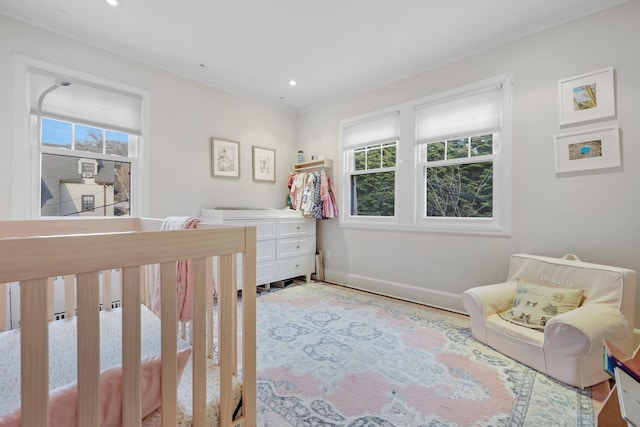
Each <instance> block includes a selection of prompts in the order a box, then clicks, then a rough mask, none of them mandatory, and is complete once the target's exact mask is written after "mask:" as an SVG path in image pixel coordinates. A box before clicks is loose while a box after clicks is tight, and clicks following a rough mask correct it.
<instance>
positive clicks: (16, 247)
mask: <svg viewBox="0 0 640 427" xmlns="http://www.w3.org/2000/svg"><path fill="white" fill-rule="evenodd" d="M43 234H45V233H43ZM1 235H2V233H0V236H1ZM255 243H256V233H255V227H234V228H228V227H225V228H206V229H204V228H203V229H198V230H178V231H143V232H115V233H101V234H84V235H75V234H74V235H66V236H61V235H55V236H46V237H45V236H41V237H24V238H3V239H0V253H3V254H10V256H5V257H2V258H0V283H9V282H19V283H20V303H21V313H22V314H23V316H22V319H21V348H22V351H21V358H22V361H21V363H22V365H21V368H22V369H21V384H22V385H21V393H22V403H21V405H22V414H23V420H22V421H23V425H25V426H27V427H29V426H36V425H38V426H40V425H47V424H48V418H49V406H48V405H49V404H48V398H49V396H48V394H49V388H48V366H49V362H48V316H47V313H48V307H49V299H50V298H51V292H50V291H49V289H48V288H49V284H48V278H50V277H54V276H70V275H74V274H75V275H76V290H77V298H76V299H77V301H76V305H77V310H78V392H79V398H78V423H79V424H78V425H98V424H99V423H98V421H97V420H98V419H99V418H98V417H99V409H98V408H99V395H98V387H97V384H98V381H99V369H100V366H99V365H100V363H99V354H100V353H99V336H100V335H99V327H100V326H99V317H98V316H99V314H98V309H97V308H98V305H99V276H98V275H99V272H100V271H105V270H107V271H108V270H111V269H114V268H121V269H122V310H123V361H122V368H123V425H126V426H136V425H140V423H141V402H140V333H141V332H140V301H141V285H142V283H141V280H142V277H144V276H143V269H144V268H145V266H147V265H150V264H160V265H161V267H160V272H161V292H162V296H161V298H162V308H161V310H162V316H161V322H162V345H161V347H162V383H163V392H162V425H163V426H175V425H176V382H177V376H176V348H177V347H176V346H177V326H176V322H175V319H176V317H177V315H176V302H175V301H176V295H175V283H176V278H175V276H176V272H175V262H176V261H178V260H183V259H191V260H193V271H194V283H196V284H204V283H205V282H206V278H207V275H210V270H211V269H210V259H211V257H218V260H219V263H220V270H219V271H220V277H219V280H218V288H219V294H218V300H219V319H220V320H219V330H220V331H224V332H222V333H220V334H219V364H220V367H221V373H220V376H221V390H220V393H221V394H220V401H221V402H220V403H221V410H220V415H221V417H220V427H230V426H236V425H241V426H245V427H251V426H255V424H256V421H255V420H256V410H255V396H256V382H255V375H256V370H255V345H256V342H255V330H256V325H255V286H250V285H246V286H243V289H244V292H243V310H242V316H243V317H242V327H243V333H242V340H243V341H242V347H243V358H242V373H243V381H242V382H243V386H242V415H241V417H240V418H238V419H236V420H233V419H232V417H233V409H232V404H231V403H232V402H231V399H232V397H231V396H232V392H231V387H232V377H233V374H234V373H235V372H236V371H237V357H236V356H235V355H236V334H235V333H227V331H232V330H234V328H235V327H236V326H235V325H236V324H237V323H236V320H235V318H234V316H235V315H236V310H235V298H234V296H235V292H236V283H235V280H233V278H235V274H234V271H233V270H234V263H233V256H234V254H238V253H241V254H242V256H243V259H244V260H245V262H243V283H244V284H253V283H255V280H256V279H255V274H256V272H255V265H256V263H255V257H256V250H255ZM3 290H4V289H3V288H2V287H1V286H0V293H1V291H3ZM207 299H210V298H207V291H206V287H205V286H194V294H193V302H194V307H193V320H192V326H191V328H192V333H193V336H194V339H193V347H192V365H193V370H194V371H193V402H194V407H193V425H194V426H204V425H205V424H204V423H205V420H206V396H205V389H206V384H205V381H206V375H205V374H204V372H206V350H207V349H206V342H207V340H206V338H205V331H206V329H207V328H206V325H205V322H206V313H205V304H206V301H207ZM0 303H2V297H0ZM0 311H2V310H0ZM27 313H28V315H27ZM125 325H126V326H125ZM0 326H1V325H0Z"/></svg>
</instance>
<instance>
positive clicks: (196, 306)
mask: <svg viewBox="0 0 640 427" xmlns="http://www.w3.org/2000/svg"><path fill="white" fill-rule="evenodd" d="M192 265H193V270H192V271H193V288H192V291H193V294H192V298H193V317H192V319H191V329H192V331H193V336H194V339H193V343H192V353H191V354H192V362H193V425H194V427H200V426H204V425H205V422H206V418H207V394H206V393H207V387H206V379H207V374H206V373H207V366H206V363H207V353H206V351H207V348H206V313H205V309H206V306H207V305H206V299H207V298H211V295H206V290H207V288H206V286H204V281H205V280H206V277H207V275H206V268H207V261H206V259H205V258H197V259H194V260H193V264H192Z"/></svg>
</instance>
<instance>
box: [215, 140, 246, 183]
mask: <svg viewBox="0 0 640 427" xmlns="http://www.w3.org/2000/svg"><path fill="white" fill-rule="evenodd" d="M211 176H215V177H228V178H240V143H239V142H234V141H224V140H222V139H216V138H211Z"/></svg>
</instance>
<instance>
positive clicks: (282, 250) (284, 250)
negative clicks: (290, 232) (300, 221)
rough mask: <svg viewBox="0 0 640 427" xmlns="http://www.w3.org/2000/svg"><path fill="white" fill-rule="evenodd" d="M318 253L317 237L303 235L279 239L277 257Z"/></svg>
mask: <svg viewBox="0 0 640 427" xmlns="http://www.w3.org/2000/svg"><path fill="white" fill-rule="evenodd" d="M315 253H316V238H315V236H313V237H302V238H299V239H280V240H278V250H277V258H278V259H280V258H290V257H292V256H299V255H314V254H315Z"/></svg>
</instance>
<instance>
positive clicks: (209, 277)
mask: <svg viewBox="0 0 640 427" xmlns="http://www.w3.org/2000/svg"><path fill="white" fill-rule="evenodd" d="M212 265H213V264H212V259H211V257H208V258H207V267H206V268H207V269H206V272H205V273H206V277H205V285H206V288H207V290H206V292H205V295H206V296H207V357H208V358H209V359H213V350H214V349H213V336H214V329H213V328H214V327H215V324H214V320H213V295H214V290H213V286H214V285H213V269H212Z"/></svg>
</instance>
